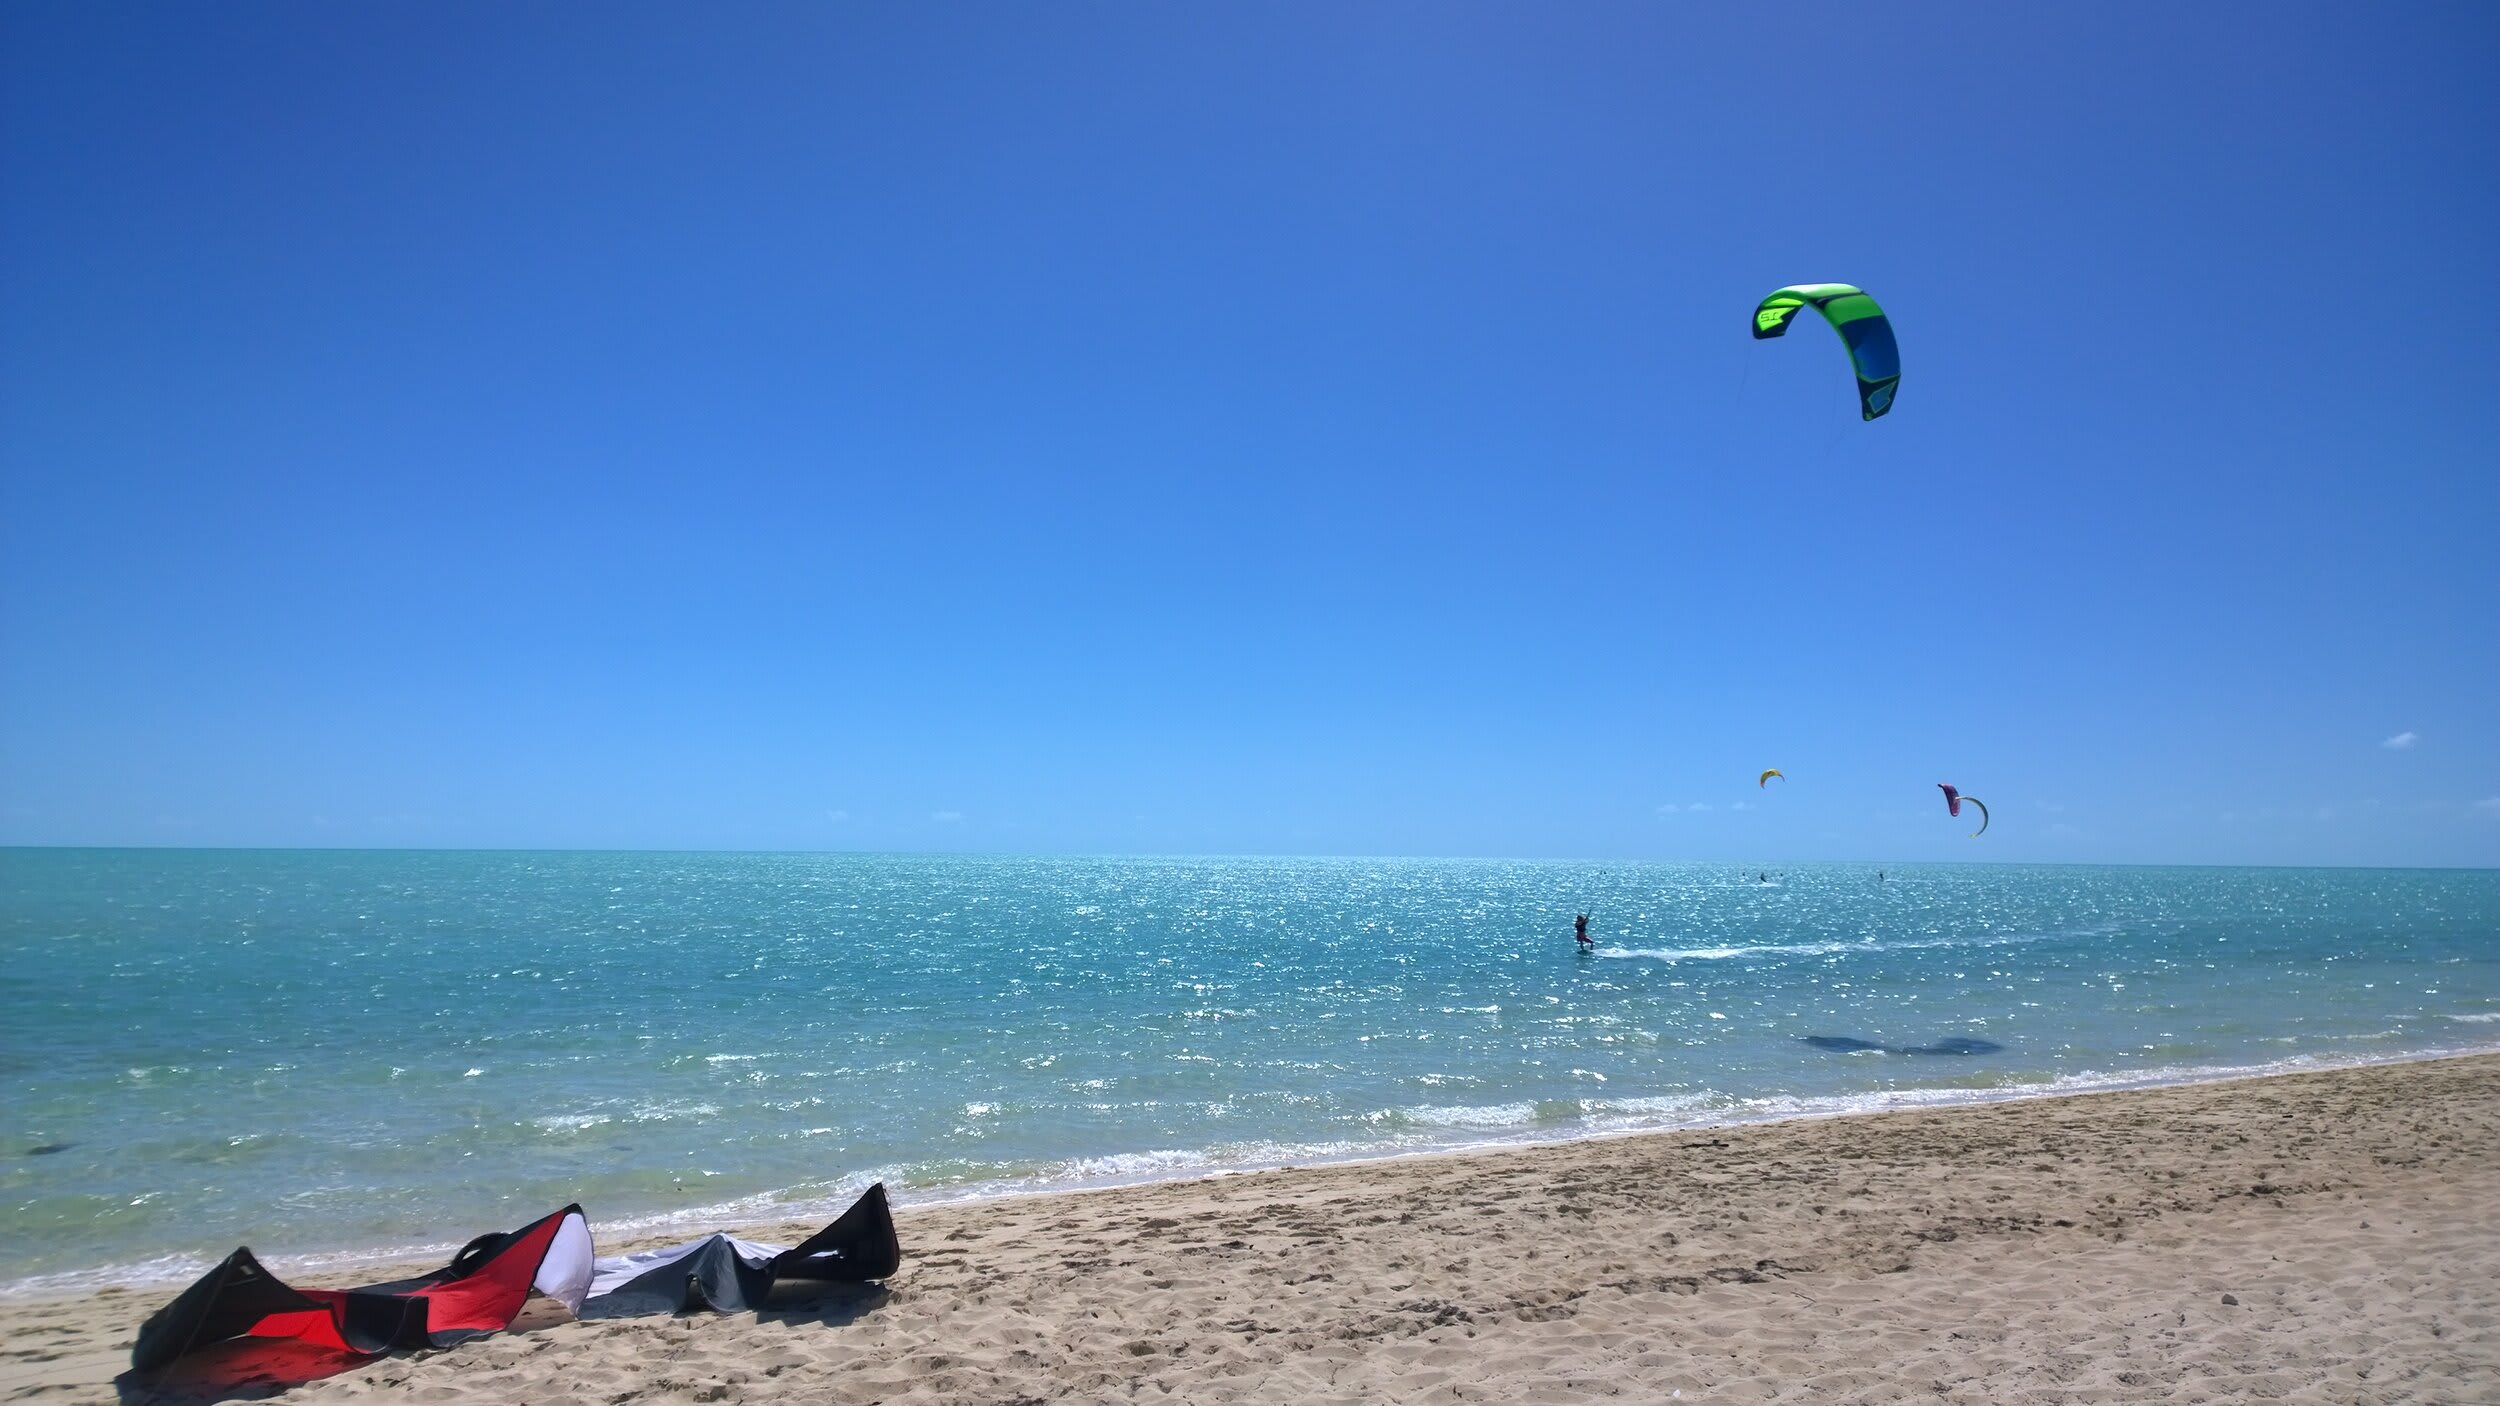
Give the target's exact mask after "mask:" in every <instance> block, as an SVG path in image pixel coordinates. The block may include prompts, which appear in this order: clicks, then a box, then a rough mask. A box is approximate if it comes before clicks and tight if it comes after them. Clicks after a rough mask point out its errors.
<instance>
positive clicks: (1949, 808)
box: [1936, 781, 1988, 840]
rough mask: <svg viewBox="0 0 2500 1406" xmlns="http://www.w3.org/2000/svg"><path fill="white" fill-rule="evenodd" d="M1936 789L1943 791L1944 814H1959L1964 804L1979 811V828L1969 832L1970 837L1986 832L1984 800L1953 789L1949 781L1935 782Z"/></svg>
mask: <svg viewBox="0 0 2500 1406" xmlns="http://www.w3.org/2000/svg"><path fill="white" fill-rule="evenodd" d="M1936 789H1937V790H1939V791H1942V792H1944V808H1945V813H1946V814H1948V815H1960V814H1961V813H1962V807H1964V806H1970V807H1972V808H1974V809H1976V810H1977V811H1978V812H1979V828H1978V829H1976V830H1973V831H1971V832H1970V837H1971V838H1972V839H1974V840H1975V839H1978V838H1979V837H1980V836H1982V835H1984V834H1987V833H1988V807H1987V805H1986V803H1985V802H1983V801H1981V800H1980V799H1979V798H1978V797H1977V796H1965V795H1963V794H1962V793H1961V792H1959V791H1956V790H1954V789H1953V786H1952V784H1951V783H1949V782H1944V781H1939V782H1937V783H1936Z"/></svg>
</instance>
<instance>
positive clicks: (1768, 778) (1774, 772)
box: [1754, 767, 1788, 791]
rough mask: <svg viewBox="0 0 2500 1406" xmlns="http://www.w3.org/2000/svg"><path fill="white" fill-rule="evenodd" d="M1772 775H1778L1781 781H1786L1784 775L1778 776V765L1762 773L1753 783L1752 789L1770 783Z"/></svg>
mask: <svg viewBox="0 0 2500 1406" xmlns="http://www.w3.org/2000/svg"><path fill="white" fill-rule="evenodd" d="M1774 776H1779V778H1780V780H1782V781H1786V780H1787V779H1788V778H1787V777H1785V776H1780V769H1779V768H1778V767H1773V768H1771V769H1770V770H1769V771H1766V772H1764V773H1762V779H1761V780H1759V781H1756V782H1755V783H1754V789H1755V790H1757V791H1759V790H1761V789H1762V788H1763V787H1765V786H1768V785H1770V784H1771V778H1772V777H1774Z"/></svg>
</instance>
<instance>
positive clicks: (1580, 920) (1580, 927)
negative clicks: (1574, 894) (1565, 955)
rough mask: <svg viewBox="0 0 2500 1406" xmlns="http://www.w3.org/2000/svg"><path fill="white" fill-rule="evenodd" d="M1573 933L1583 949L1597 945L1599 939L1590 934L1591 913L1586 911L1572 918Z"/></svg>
mask: <svg viewBox="0 0 2500 1406" xmlns="http://www.w3.org/2000/svg"><path fill="white" fill-rule="evenodd" d="M1571 935H1572V937H1573V938H1575V939H1577V940H1578V941H1579V944H1580V949H1581V950H1582V951H1587V950H1588V949H1589V948H1591V947H1595V946H1596V945H1597V939H1595V938H1593V937H1590V936H1589V915H1588V914H1586V913H1583V914H1581V915H1580V916H1579V917H1577V918H1575V919H1573V920H1572V923H1571Z"/></svg>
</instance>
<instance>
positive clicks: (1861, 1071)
mask: <svg viewBox="0 0 2500 1406" xmlns="http://www.w3.org/2000/svg"><path fill="white" fill-rule="evenodd" d="M1766 879H1767V880H1768V881H1767V882H1766V881H1764V880H1766ZM1582 911H1585V912H1587V913H1589V914H1590V915H1591V917H1592V920H1593V921H1592V925H1591V926H1592V931H1593V932H1594V934H1595V935H1596V936H1597V938H1598V950H1596V951H1595V952H1594V953H1590V954H1582V953H1580V952H1577V951H1575V950H1574V945H1573V942H1572V939H1571V920H1572V916H1573V914H1575V913H1578V912H1582ZM0 956H4V957H5V961H0V1282H5V1284H6V1285H7V1286H8V1287H10V1288H13V1289H16V1290H20V1291H22V1290H26V1289H30V1288H55V1289H63V1288H74V1287H79V1286H83V1285H88V1284H95V1283H101V1282H107V1281H111V1282H125V1283H128V1282H156V1281H168V1280H178V1279H182V1278H185V1277H188V1276H190V1275H192V1274H196V1273H197V1272H198V1271H199V1270H200V1269H201V1268H202V1267H204V1266H205V1265H206V1264H208V1263H210V1262H212V1261H213V1260H214V1259H215V1258H216V1257H217V1256H219V1255H221V1254H223V1253H224V1252H225V1251H227V1250H229V1249H231V1248H233V1247H234V1246H235V1245H238V1244H249V1245H251V1246H252V1247H253V1248H254V1249H255V1250H257V1251H260V1252H262V1253H264V1254H268V1255H271V1256H273V1257H275V1258H276V1259H277V1260H278V1261H279V1262H280V1263H281V1264H303V1263H307V1262H309V1263H315V1264H321V1263H327V1264H334V1265H335V1264H337V1263H339V1262H341V1261H344V1260H348V1259H354V1258H359V1257H366V1256H371V1255H374V1254H378V1253H386V1252H403V1251H408V1250H413V1249H419V1248H426V1249H432V1248H447V1247H450V1246H454V1245H456V1244H458V1243H459V1242H461V1241H464V1240H466V1239H468V1238H469V1237H470V1236H472V1235H474V1234H477V1233H479V1232H481V1231H487V1230H497V1229H507V1228H509V1227H511V1226H512V1225H516V1224H519V1223H520V1222H522V1221H524V1220H527V1219H530V1218H532V1217H535V1216H538V1215H540V1214H543V1213H545V1212H547V1211H549V1210H552V1209H554V1208H556V1207H558V1206H561V1205H563V1204H565V1203H567V1202H571V1201H579V1202H581V1203H582V1204H583V1205H584V1206H585V1207H586V1208H587V1209H588V1211H589V1212H590V1216H591V1221H592V1224H593V1227H594V1229H595V1230H597V1231H598V1232H599V1233H600V1235H601V1237H602V1239H603V1241H604V1242H608V1243H613V1242H614V1241H615V1240H616V1239H618V1238H620V1237H621V1236H622V1235H623V1234H626V1233H648V1232H651V1231H655V1230H660V1229H664V1228H666V1227H669V1226H673V1225H682V1226H685V1227H688V1228H690V1229H691V1228H696V1227H706V1226H713V1225H720V1224H727V1223H737V1224H755V1223H758V1222H764V1221H772V1220H783V1219H804V1218H807V1217H810V1216H813V1215H816V1214H819V1213H826V1212H830V1211H831V1210H833V1209H836V1208H838V1207H839V1206H840V1205H842V1204H844V1203H846V1202H847V1200H848V1199H849V1198H850V1197H851V1196H852V1195H853V1194H855V1193H856V1192H857V1191H858V1190H859V1189H860V1188H861V1187H863V1186H865V1185H867V1184H868V1183H869V1182H871V1181H876V1180H884V1181H886V1182H888V1183H889V1184H890V1185H891V1186H892V1187H893V1189H894V1190H895V1191H896V1192H897V1194H898V1195H899V1196H900V1198H901V1199H903V1200H905V1201H912V1200H932V1199H944V1198H952V1197H961V1196H976V1195H991V1194H1001V1193H1009V1192H1015V1191H1023V1190H1039V1189H1047V1188H1053V1187H1074V1186H1095V1185H1105V1184H1117V1183H1120V1182H1127V1181H1137V1180H1145V1179H1151V1178H1158V1177H1169V1176H1188V1175H1204V1174H1208V1173H1213V1172H1217V1171H1222V1170H1226V1169H1237V1168H1254V1167H1262V1166H1273V1165H1278V1164H1287V1163H1291V1164H1306V1163H1310V1162H1314V1161H1324V1160H1334V1159H1348V1158H1360V1157H1369V1156H1379V1155H1386V1154H1395V1153H1401V1152H1412V1151H1423V1150H1431V1149H1442V1148H1453V1147H1464V1146H1475V1145H1483V1144H1491V1143H1503V1142H1524V1141H1543V1140H1553V1139H1561V1138H1569V1137H1576V1136H1585V1135H1590V1134H1598V1133H1611V1132H1621V1131H1633V1130H1639V1129H1648V1128H1677V1127H1693V1126H1705V1125H1712V1124H1721V1123H1728V1122H1737V1121H1751V1120H1760V1119H1769V1118H1780V1117H1792V1116H1801V1115H1812V1114H1818V1113H1833V1112H1842V1111H1847V1110H1853V1109H1865V1108H1881V1107H1893V1106H1903V1105H1919V1104H1928V1105H1932V1104H1949V1103H1959V1102H1971V1101H1979V1100H1991V1099H2003V1098H2012V1097H2022V1096H2027V1095H2036V1094H2047V1093H2059V1092H2068V1091H2078V1090H2087V1089H2096V1088H2113V1087H2130V1086H2140V1085H2148V1084H2159V1083H2168V1082H2179V1081H2187V1080H2196V1079H2204V1078H2212V1077H2218V1076H2222V1075H2226V1074H2232V1073H2240V1072H2253V1071H2262V1070H2273V1069H2296V1068H2308V1067H2317V1066H2320V1065H2333V1064H2346V1063H2354V1062H2359V1061H2368V1060H2381V1059H2392V1058H2404V1057H2412V1056H2420V1055H2425V1054H2431V1053H2436V1052H2445V1051H2464V1050H2476V1049H2488V1048H2495V1047H2500V872H2492V871H2401V870H2326V869H2185V868H2182V869H2165V868H2089V867H2053V866H1989V865H1980V864H1954V865H1928V866H1909V865H1903V866H1877V865H1872V864H1868V865H1816V866H1792V867H1787V868H1782V869H1777V870H1762V869H1757V868H1745V869H1738V868H1736V867H1734V866H1729V865H1669V864H1629V863H1627V864H1593V863H1592V864H1582V863H1546V862H1536V863H1529V862H1496V861H1416V860H1355V859H1318V860H1302V859H1029V858H956V857H925V856H911V857H904V856H873V855H814V854H644V853H623V854H620V853H515V852H492V853H467V852H408V851H389V852H345V851H273V852H251V851H197V850H193V851H180V850H24V849H20V850H0ZM1808 1037H1828V1038H1827V1039H1826V1042H1825V1043H1824V1044H1821V1045H1818V1044H1812V1043H1808ZM1833 1040H1838V1041H1857V1042H1863V1043H1864V1044H1865V1045H1868V1046H1873V1047H1874V1048H1834V1047H1832V1045H1831V1042H1832V1041H1833ZM1948 1040H1964V1041H1975V1042H1980V1043H1979V1044H1978V1045H1976V1046H1965V1047H1964V1048H1977V1049H1979V1050H1981V1051H1982V1052H1980V1053H1970V1054H1944V1053H1917V1052H1916V1051H1919V1050H1921V1049H1928V1050H1933V1049H1936V1048H1938V1047H1939V1045H1940V1042H1943V1041H1948ZM1988 1046H1994V1047H1996V1048H1995V1049H1994V1050H1993V1051H1990V1050H1988V1049H1987V1047H1988Z"/></svg>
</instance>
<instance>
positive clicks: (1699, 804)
mask: <svg viewBox="0 0 2500 1406" xmlns="http://www.w3.org/2000/svg"><path fill="white" fill-rule="evenodd" d="M1684 808H1685V809H1686V810H1689V811H1691V812H1693V813H1694V814H1696V815H1698V814H1700V813H1701V812H1703V811H1705V810H1708V809H1710V803H1709V802H1708V801H1695V802H1693V803H1692V804H1691V805H1688V806H1686V807H1684Z"/></svg>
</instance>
